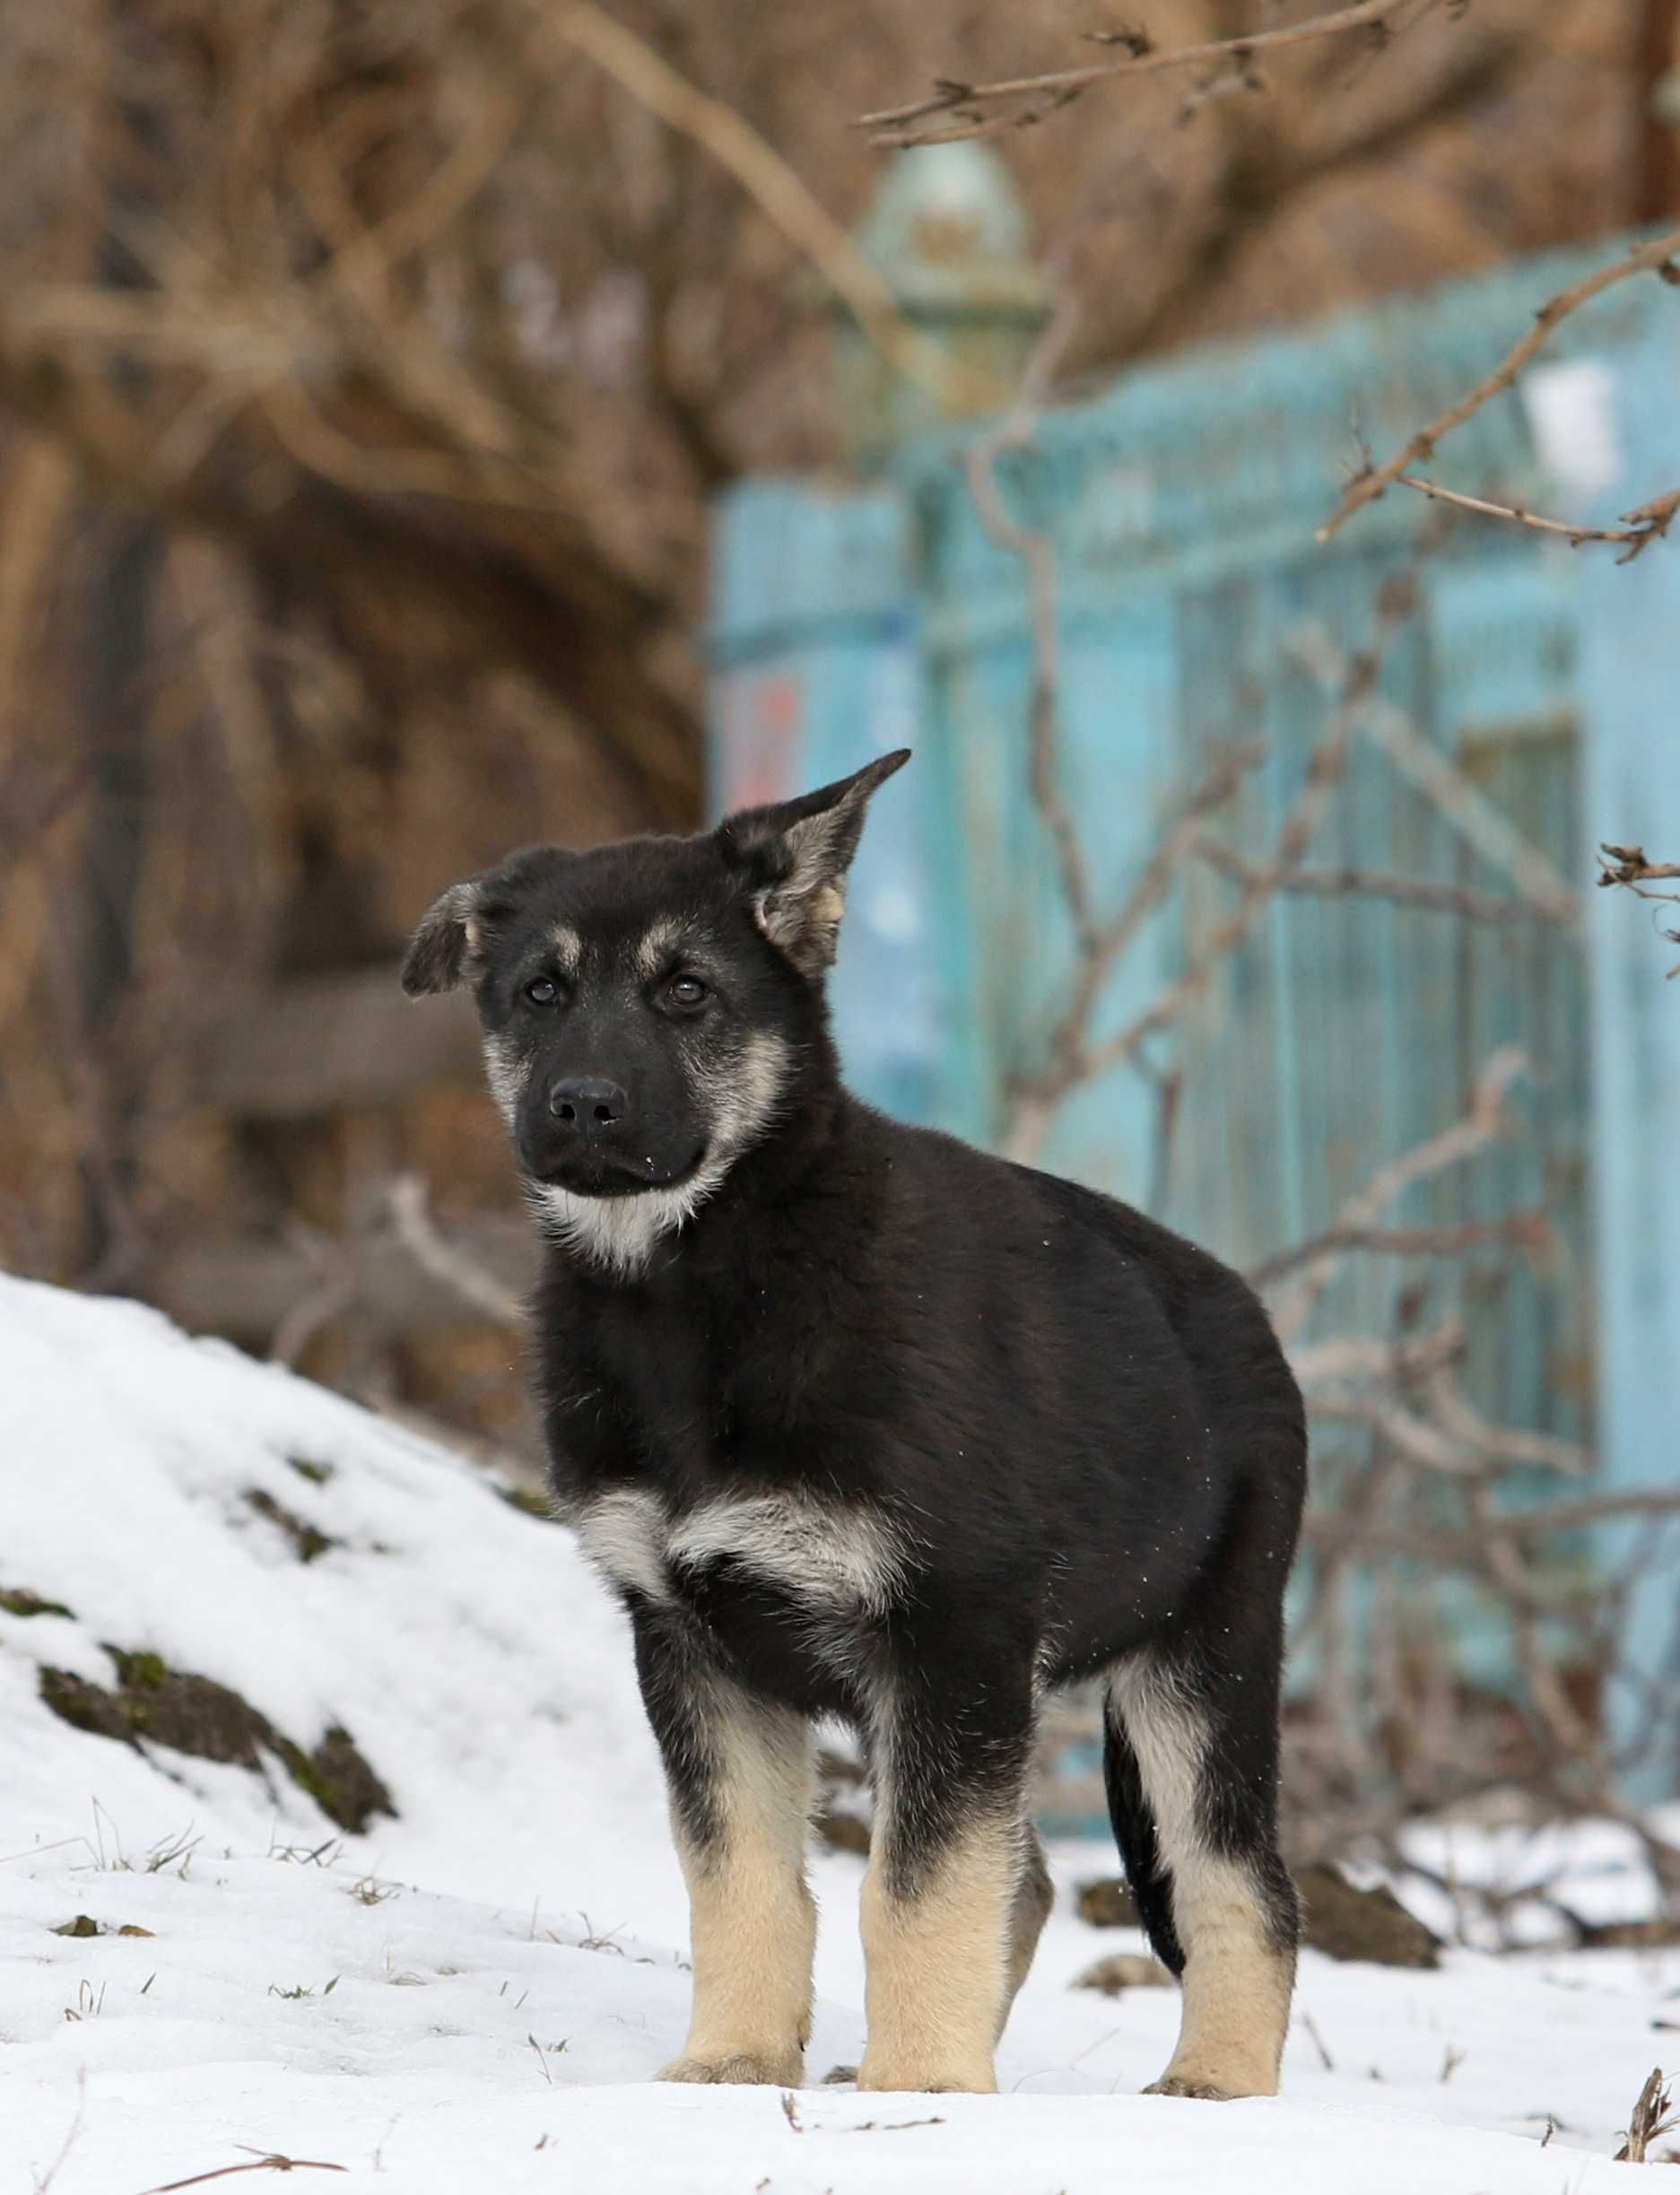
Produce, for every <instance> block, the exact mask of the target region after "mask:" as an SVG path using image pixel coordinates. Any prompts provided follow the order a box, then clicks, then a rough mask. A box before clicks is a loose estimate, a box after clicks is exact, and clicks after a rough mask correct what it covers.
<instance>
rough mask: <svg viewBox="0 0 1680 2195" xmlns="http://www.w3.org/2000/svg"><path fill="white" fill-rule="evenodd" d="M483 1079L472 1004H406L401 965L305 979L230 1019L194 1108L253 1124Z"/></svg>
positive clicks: (205, 1054) (218, 1036) (208, 1051)
mask: <svg viewBox="0 0 1680 2195" xmlns="http://www.w3.org/2000/svg"><path fill="white" fill-rule="evenodd" d="M479 1072H480V1067H479V1052H478V1042H477V1035H476V1029H475V1024H474V1016H473V1009H472V1006H471V1004H470V1002H469V1001H468V1000H467V998H466V996H465V995H464V994H463V995H460V996H457V997H447V998H429V999H427V1000H426V1001H425V1002H424V1005H423V1008H422V1006H421V1005H418V1004H416V1003H415V1001H414V1000H413V999H411V998H406V997H404V995H403V990H402V987H401V985H400V984H399V982H398V981H397V966H396V962H389V963H381V964H379V965H378V966H376V967H370V968H358V969H353V970H351V971H347V972H345V973H344V974H334V975H322V976H309V977H297V978H294V979H293V980H291V981H290V982H287V983H284V984H282V985H279V986H277V987H276V988H275V989H274V990H272V991H269V992H267V993H265V995H264V996H263V997H259V998H258V999H257V1000H256V1001H255V1002H254V1003H253V1004H251V1005H249V1006H244V1007H241V1008H240V1009H239V1011H238V1012H237V1013H235V1014H233V1015H230V1016H229V1018H228V1019H227V1021H226V1022H224V1023H222V1024H221V1025H220V1026H219V1027H218V1028H217V1029H216V1030H215V1031H214V1032H213V1033H212V1035H211V1036H210V1037H208V1038H207V1039H206V1040H205V1044H204V1047H203V1050H202V1051H201V1053H200V1057H199V1061H198V1066H197V1072H196V1074H195V1076H194V1077H193V1084H192V1094H193V1098H194V1100H195V1102H197V1103H199V1104H202V1105H207V1106H211V1107H213V1108H214V1109H215V1110H217V1111H222V1112H230V1113H236V1114H239V1115H240V1116H241V1117H243V1118H246V1119H298V1118H301V1117H306V1116H308V1115H309V1114H312V1113H327V1112H338V1111H344V1110H345V1109H347V1108H351V1107H356V1106H363V1105H384V1104H388V1103H390V1102H393V1101H395V1100H396V1099H399V1098H404V1097H406V1096H408V1095H409V1094H410V1093H412V1092H413V1091H415V1090H417V1089H422V1088H423V1087H424V1086H425V1084H428V1083H434V1082H446V1081H466V1080H470V1079H472V1078H473V1077H474V1076H476V1075H477V1074H478V1073H479Z"/></svg>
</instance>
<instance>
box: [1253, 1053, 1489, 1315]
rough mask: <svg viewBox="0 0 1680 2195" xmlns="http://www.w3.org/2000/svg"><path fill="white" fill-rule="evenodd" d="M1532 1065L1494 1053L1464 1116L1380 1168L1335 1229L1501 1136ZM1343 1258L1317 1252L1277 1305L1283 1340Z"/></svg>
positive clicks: (1356, 1222) (1375, 1217)
mask: <svg viewBox="0 0 1680 2195" xmlns="http://www.w3.org/2000/svg"><path fill="white" fill-rule="evenodd" d="M1527 1069H1528V1060H1527V1058H1525V1056H1524V1055H1523V1054H1522V1053H1521V1052H1520V1051H1518V1050H1515V1049H1514V1048H1512V1047H1507V1048H1506V1049H1505V1050H1502V1051H1498V1052H1495V1053H1494V1055H1493V1058H1491V1059H1490V1060H1489V1061H1488V1063H1487V1065H1486V1066H1485V1067H1484V1068H1483V1070H1482V1074H1481V1076H1480V1079H1479V1080H1478V1081H1477V1083H1476V1086H1475V1093H1474V1094H1473V1096H1472V1098H1471V1101H1470V1110H1469V1111H1468V1112H1467V1113H1466V1114H1465V1116H1464V1118H1463V1119H1461V1120H1456V1121H1455V1122H1454V1123H1453V1125H1452V1126H1451V1127H1450V1128H1443V1129H1442V1130H1441V1134H1440V1135H1438V1136H1432V1137H1428V1138H1427V1140H1426V1141H1424V1142H1423V1143H1421V1144H1418V1145H1415V1146H1414V1147H1413V1149H1411V1150H1410V1151H1406V1152H1402V1153H1401V1154H1400V1155H1399V1156H1398V1157H1397V1158H1392V1159H1389V1160H1388V1163H1386V1164H1384V1165H1382V1166H1380V1167H1378V1169H1377V1171H1376V1172H1374V1173H1373V1174H1372V1175H1371V1178H1370V1180H1368V1181H1367V1182H1366V1184H1365V1186H1364V1188H1363V1189H1360V1190H1359V1191H1358V1192H1357V1193H1356V1194H1355V1195H1354V1196H1352V1197H1350V1198H1348V1199H1347V1201H1346V1202H1345V1204H1344V1205H1343V1206H1342V1208H1341V1210H1340V1211H1339V1212H1338V1213H1337V1214H1336V1230H1337V1231H1340V1230H1347V1229H1355V1230H1357V1229H1362V1228H1366V1227H1374V1226H1375V1225H1376V1224H1378V1222H1379V1221H1380V1219H1381V1217H1382V1215H1383V1214H1384V1213H1385V1212H1386V1211H1387V1210H1388V1207H1389V1206H1391V1205H1392V1204H1394V1203H1395V1201H1396V1200H1397V1198H1399V1197H1401V1196H1403V1195H1404V1194H1405V1192H1406V1190H1407V1189H1411V1188H1413V1187H1414V1186H1415V1184H1416V1183H1417V1182H1419V1181H1427V1180H1431V1179H1432V1177H1433V1176H1434V1175H1436V1174H1438V1173H1444V1172H1446V1171H1447V1169H1448V1168H1449V1167H1451V1166H1461V1165H1462V1164H1463V1163H1465V1161H1466V1160H1467V1159H1471V1158H1474V1157H1475V1155H1476V1154H1477V1153H1478V1152H1480V1151H1484V1150H1485V1149H1486V1147H1487V1145H1489V1144H1491V1143H1493V1142H1494V1141H1495V1140H1496V1139H1497V1138H1498V1137H1501V1136H1502V1135H1503V1134H1504V1133H1505V1129H1506V1119H1505V1099H1506V1095H1507V1093H1509V1091H1510V1086H1511V1084H1513V1083H1514V1082H1515V1081H1516V1080H1517V1078H1518V1077H1519V1076H1520V1075H1522V1074H1524V1073H1526V1072H1527ZM1340 1261H1341V1259H1340V1253H1339V1252H1337V1251H1336V1250H1325V1251H1323V1252H1321V1253H1319V1254H1318V1255H1316V1256H1314V1257H1313V1258H1312V1259H1310V1260H1309V1262H1308V1264H1307V1267H1306V1270H1305V1271H1304V1272H1303V1273H1302V1275H1301V1278H1300V1279H1299V1280H1298V1281H1297V1282H1296V1283H1295V1285H1294V1287H1293V1290H1292V1291H1291V1292H1290V1293H1289V1294H1288V1295H1287V1296H1286V1297H1285V1298H1284V1300H1283V1302H1280V1303H1279V1304H1278V1305H1277V1306H1276V1307H1275V1311H1274V1312H1273V1321H1274V1323H1275V1326H1276V1328H1277V1330H1278V1333H1279V1334H1280V1335H1281V1336H1282V1337H1283V1339H1284V1342H1285V1343H1288V1342H1290V1341H1293V1339H1294V1337H1296V1336H1297V1335H1298V1334H1300V1333H1301V1330H1302V1328H1304V1327H1305V1325H1306V1322H1307V1320H1308V1319H1309V1318H1310V1315H1311V1312H1312V1309H1313V1306H1314V1305H1315V1304H1316V1303H1317V1302H1318V1301H1319V1297H1320V1296H1321V1295H1322V1294H1323V1293H1324V1291H1325V1289H1326V1288H1327V1287H1328V1285H1329V1284H1330V1281H1331V1278H1332V1277H1333V1276H1334V1274H1335V1272H1336V1267H1337V1266H1338V1264H1339V1263H1340Z"/></svg>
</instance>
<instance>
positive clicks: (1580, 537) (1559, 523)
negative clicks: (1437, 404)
mask: <svg viewBox="0 0 1680 2195" xmlns="http://www.w3.org/2000/svg"><path fill="white" fill-rule="evenodd" d="M1399 481H1400V485H1401V486H1402V487H1403V488H1415V489H1416V490H1417V491H1418V492H1419V494H1420V495H1426V496H1428V498H1429V500H1430V501H1431V502H1432V503H1450V504H1451V505H1452V506H1453V508H1454V509H1455V510H1474V511H1476V512H1479V513H1480V515H1481V516H1482V517H1484V518H1505V519H1509V520H1510V521H1511V522H1512V523H1513V524H1515V525H1517V526H1531V527H1534V528H1535V529H1536V532H1538V533H1542V534H1561V535H1562V537H1563V538H1564V540H1565V541H1567V542H1568V544H1569V545H1570V547H1571V549H1579V548H1580V546H1581V545H1582V544H1583V543H1585V542H1589V541H1609V542H1618V543H1620V544H1623V546H1624V547H1625V548H1626V550H1627V554H1626V555H1625V556H1618V557H1617V558H1616V560H1615V561H1616V562H1617V563H1618V564H1631V563H1632V562H1633V559H1634V558H1635V557H1636V556H1639V555H1641V554H1642V553H1644V551H1645V550H1647V549H1649V548H1650V544H1651V543H1652V542H1653V541H1666V540H1667V537H1668V529H1669V527H1671V526H1673V524H1674V522H1675V519H1676V518H1680V488H1676V489H1675V490H1674V491H1673V492H1671V493H1670V494H1667V495H1659V496H1658V498H1657V499H1656V501H1654V502H1650V503H1647V504H1645V505H1644V506H1643V507H1642V508H1641V510H1631V511H1629V512H1628V513H1627V515H1626V517H1625V518H1623V521H1622V523H1621V525H1620V526H1575V525H1571V523H1570V522H1569V521H1568V520H1567V519H1564V518H1541V517H1540V515H1539V514H1538V512H1537V511H1533V510H1524V509H1523V507H1522V506H1521V504H1520V503H1490V502H1489V501H1487V500H1486V498H1485V497H1484V496H1480V495H1465V494H1463V493H1462V492H1460V491H1459V490H1458V489H1457V488H1443V487H1442V486H1441V483H1440V482H1439V481H1436V480H1424V479H1423V478H1421V477H1420V476H1419V475H1417V474H1416V473H1402V474H1401V475H1399Z"/></svg>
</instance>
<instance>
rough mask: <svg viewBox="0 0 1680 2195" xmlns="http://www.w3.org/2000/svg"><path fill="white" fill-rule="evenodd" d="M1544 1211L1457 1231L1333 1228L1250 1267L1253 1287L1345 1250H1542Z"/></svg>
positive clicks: (1387, 1253)
mask: <svg viewBox="0 0 1680 2195" xmlns="http://www.w3.org/2000/svg"><path fill="white" fill-rule="evenodd" d="M1550 1233H1551V1229H1550V1223H1549V1222H1548V1220H1547V1218H1546V1215H1545V1213H1544V1212H1504V1213H1502V1214H1501V1215H1499V1216H1498V1217H1497V1218H1496V1219H1473V1220H1467V1221H1465V1222H1464V1223H1463V1224H1461V1225H1458V1226H1456V1227H1330V1228H1327V1229H1326V1231H1325V1232H1324V1233H1322V1234H1319V1235H1313V1236H1312V1237H1311V1238H1310V1240H1308V1241H1305V1242H1294V1243H1292V1244H1291V1245H1290V1247H1289V1248H1288V1249H1287V1250H1275V1251H1274V1252H1273V1253H1272V1255H1271V1256H1270V1257H1269V1258H1262V1259H1260V1261H1259V1263H1258V1265H1252V1266H1250V1267H1249V1269H1248V1272H1247V1274H1246V1275H1245V1276H1244V1277H1245V1278H1246V1279H1247V1280H1248V1283H1249V1286H1250V1287H1253V1288H1264V1287H1266V1286H1267V1285H1269V1284H1270V1283H1272V1282H1273V1281H1277V1280H1282V1279H1283V1278H1284V1276H1285V1275H1286V1274H1289V1273H1293V1272H1295V1271H1297V1270H1298V1269H1299V1268H1300V1267H1301V1266H1303V1265H1312V1264H1314V1263H1316V1261H1317V1260H1318V1259H1320V1258H1323V1257H1328V1256H1330V1255H1332V1254H1333V1253H1336V1252H1339V1251H1345V1250H1364V1251H1369V1252H1371V1253H1373V1254H1375V1255H1377V1256H1379V1257H1385V1258H1462V1257H1463V1256H1464V1255H1465V1254H1466V1252H1467V1251H1469V1250H1488V1249H1494V1250H1537V1249H1539V1248H1540V1247H1541V1246H1542V1245H1543V1244H1544V1243H1545V1242H1546V1241H1548V1240H1549V1239H1550Z"/></svg>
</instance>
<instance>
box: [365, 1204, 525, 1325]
mask: <svg viewBox="0 0 1680 2195" xmlns="http://www.w3.org/2000/svg"><path fill="white" fill-rule="evenodd" d="M386 1203H387V1208H388V1209H389V1212H390V1215H391V1221H392V1224H393V1225H394V1226H395V1228H396V1238H397V1240H398V1241H400V1242H401V1243H402V1245H403V1247H404V1249H405V1250H407V1251H408V1253H409V1255H410V1256H411V1257H412V1258H413V1260H414V1262H415V1263H416V1264H417V1265H419V1266H420V1267H422V1268H423V1269H424V1270H425V1271H426V1272H428V1273H430V1274H431V1277H432V1278H433V1280H437V1281H441V1282H442V1283H443V1285H444V1286H445V1287H446V1288H453V1289H454V1291H455V1293H457V1295H458V1296H460V1297H461V1298H462V1300H463V1301H464V1302H467V1303H470V1304H472V1305H473V1307H474V1310H476V1311H483V1313H484V1315H485V1316H486V1317H487V1318H491V1319H494V1320H497V1322H498V1323H499V1324H501V1325H502V1326H514V1327H517V1326H520V1325H522V1324H523V1323H524V1317H525V1312H524V1306H523V1305H522V1304H521V1302H520V1301H519V1298H518V1295H516V1294H515V1293H514V1292H513V1290H512V1289H510V1288H505V1287H503V1285H502V1284H501V1281H499V1280H498V1279H497V1278H496V1276H495V1275H494V1274H493V1273H490V1272H487V1271H486V1270H485V1269H484V1267H483V1266H481V1265H479V1264H477V1263H476V1262H475V1261H474V1259H471V1258H469V1257H468V1256H467V1255H466V1252H465V1251H464V1250H461V1249H460V1248H459V1247H458V1246H457V1244H455V1243H452V1242H447V1241H445V1240H444V1238H443V1236H442V1235H441V1234H440V1233H439V1232H438V1228H437V1225H436V1224H435V1222H434V1221H433V1219H432V1217H431V1208H430V1206H429V1205H428V1202H427V1198H426V1185H425V1183H424V1182H423V1181H422V1180H421V1178H420V1176H419V1175H418V1174H413V1173H405V1174H399V1175H398V1176H397V1178H396V1180H395V1181H393V1182H392V1183H391V1185H390V1188H389V1189H388V1190H387V1192H386Z"/></svg>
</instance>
